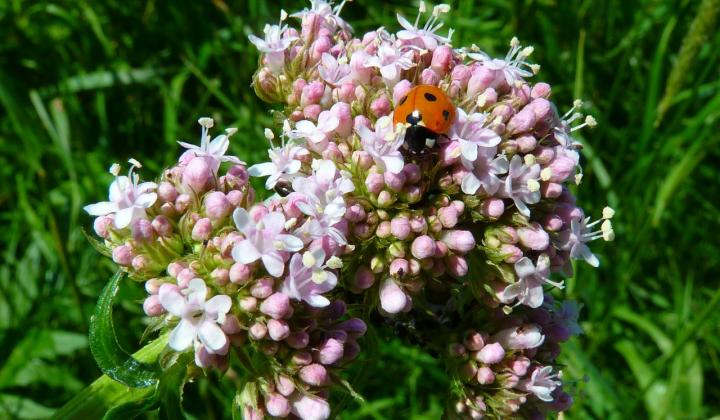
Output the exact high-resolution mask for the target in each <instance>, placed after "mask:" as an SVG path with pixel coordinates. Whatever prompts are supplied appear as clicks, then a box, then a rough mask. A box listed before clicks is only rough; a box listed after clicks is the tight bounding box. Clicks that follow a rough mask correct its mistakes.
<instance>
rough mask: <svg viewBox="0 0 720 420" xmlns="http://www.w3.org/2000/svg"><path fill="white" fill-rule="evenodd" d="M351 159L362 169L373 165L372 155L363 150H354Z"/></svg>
mask: <svg viewBox="0 0 720 420" xmlns="http://www.w3.org/2000/svg"><path fill="white" fill-rule="evenodd" d="M352 161H353V162H354V163H355V164H356V165H357V166H358V167H359V168H360V169H364V170H368V169H370V167H371V166H372V165H373V163H374V162H373V159H372V157H371V156H370V155H369V154H368V153H367V152H366V151H364V150H356V151H354V152H353V154H352Z"/></svg>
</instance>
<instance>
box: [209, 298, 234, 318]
mask: <svg viewBox="0 0 720 420" xmlns="http://www.w3.org/2000/svg"><path fill="white" fill-rule="evenodd" d="M231 306H232V299H230V296H226V295H217V296H213V297H211V298H210V300H208V301H207V302H205V311H207V312H212V313H214V314H226V313H228V311H230V307H231Z"/></svg>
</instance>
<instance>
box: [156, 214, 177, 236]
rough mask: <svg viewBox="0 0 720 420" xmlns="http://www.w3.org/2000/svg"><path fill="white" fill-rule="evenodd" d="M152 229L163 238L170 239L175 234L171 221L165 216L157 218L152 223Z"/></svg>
mask: <svg viewBox="0 0 720 420" xmlns="http://www.w3.org/2000/svg"><path fill="white" fill-rule="evenodd" d="M152 228H153V230H155V232H156V233H157V234H158V235H160V236H163V237H168V236H170V235H172V233H173V227H172V224H171V223H170V220H169V219H168V218H167V217H165V216H163V215H160V216H156V217H155V218H154V219H153V221H152Z"/></svg>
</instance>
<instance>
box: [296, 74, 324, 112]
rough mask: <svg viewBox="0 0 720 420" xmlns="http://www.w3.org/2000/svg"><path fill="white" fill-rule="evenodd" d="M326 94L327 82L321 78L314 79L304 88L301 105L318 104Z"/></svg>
mask: <svg viewBox="0 0 720 420" xmlns="http://www.w3.org/2000/svg"><path fill="white" fill-rule="evenodd" d="M324 94H325V84H324V83H323V82H321V81H319V80H315V81H312V82H310V83H308V84H307V85H305V86H304V87H303V88H302V94H301V95H300V106H302V107H306V106H307V105H310V104H317V103H318V102H320V99H321V98H322V97H323V95H324Z"/></svg>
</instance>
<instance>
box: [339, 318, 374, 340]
mask: <svg viewBox="0 0 720 420" xmlns="http://www.w3.org/2000/svg"><path fill="white" fill-rule="evenodd" d="M337 328H339V329H342V330H345V332H347V333H348V334H349V335H350V336H351V337H354V338H358V337H362V336H363V335H365V333H366V332H367V325H366V324H365V321H363V320H362V319H360V318H350V319H348V320H347V321H343V322H341V323H339V324H338V325H337Z"/></svg>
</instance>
